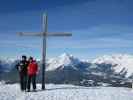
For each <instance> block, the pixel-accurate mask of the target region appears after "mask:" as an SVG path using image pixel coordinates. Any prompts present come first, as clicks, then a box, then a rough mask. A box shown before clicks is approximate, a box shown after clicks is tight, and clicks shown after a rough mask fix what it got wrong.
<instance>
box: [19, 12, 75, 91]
mask: <svg viewBox="0 0 133 100" xmlns="http://www.w3.org/2000/svg"><path fill="white" fill-rule="evenodd" d="M47 18H48V17H47V14H43V31H42V32H40V33H24V32H20V33H19V35H20V36H40V37H42V39H43V41H42V90H45V69H46V44H47V41H46V39H47V37H48V36H72V34H71V33H64V32H61V33H49V32H47V29H48V19H47Z"/></svg>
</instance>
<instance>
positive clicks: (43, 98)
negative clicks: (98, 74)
mask: <svg viewBox="0 0 133 100" xmlns="http://www.w3.org/2000/svg"><path fill="white" fill-rule="evenodd" d="M0 100H133V92H132V89H128V88H115V87H79V86H73V85H53V84H48V85H46V90H45V91H42V90H41V85H40V84H38V85H37V92H21V91H20V89H19V85H18V84H12V85H5V84H2V83H1V84H0Z"/></svg>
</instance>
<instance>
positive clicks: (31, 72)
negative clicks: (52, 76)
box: [27, 57, 38, 92]
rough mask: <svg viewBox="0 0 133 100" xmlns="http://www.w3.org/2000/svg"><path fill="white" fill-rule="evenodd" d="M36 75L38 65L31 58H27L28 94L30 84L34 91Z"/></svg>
mask: <svg viewBox="0 0 133 100" xmlns="http://www.w3.org/2000/svg"><path fill="white" fill-rule="evenodd" d="M37 73H38V64H37V62H36V61H35V60H33V58H32V57H30V58H29V65H28V84H27V89H28V92H30V86H31V83H32V86H33V91H36V75H37Z"/></svg>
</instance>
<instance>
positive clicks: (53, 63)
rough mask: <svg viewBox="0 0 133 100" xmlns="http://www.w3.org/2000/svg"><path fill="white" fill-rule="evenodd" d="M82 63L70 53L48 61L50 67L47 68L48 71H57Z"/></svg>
mask: <svg viewBox="0 0 133 100" xmlns="http://www.w3.org/2000/svg"><path fill="white" fill-rule="evenodd" d="M79 62H80V61H79V59H77V58H75V57H73V56H72V55H69V54H68V53H63V54H62V55H60V56H59V57H56V58H52V59H50V60H48V62H47V63H48V67H47V68H46V70H47V71H50V70H55V69H57V68H58V67H60V66H69V65H75V64H78V63H79Z"/></svg>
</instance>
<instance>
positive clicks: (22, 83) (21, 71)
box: [16, 55, 28, 91]
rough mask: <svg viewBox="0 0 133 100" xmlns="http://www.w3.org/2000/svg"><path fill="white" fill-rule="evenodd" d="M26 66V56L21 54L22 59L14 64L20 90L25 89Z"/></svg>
mask: <svg viewBox="0 0 133 100" xmlns="http://www.w3.org/2000/svg"><path fill="white" fill-rule="evenodd" d="M27 67H28V61H27V57H26V56H25V55H23V56H22V60H21V61H20V62H19V63H18V64H17V65H16V68H17V70H18V71H19V77H20V88H21V90H22V91H26V86H27Z"/></svg>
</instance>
